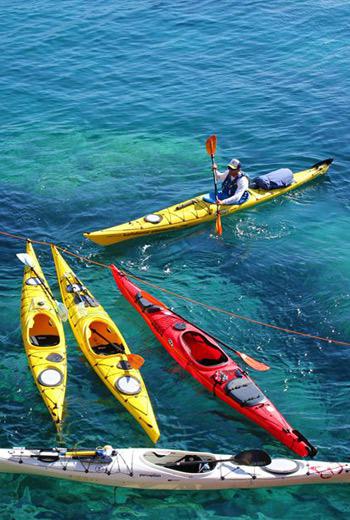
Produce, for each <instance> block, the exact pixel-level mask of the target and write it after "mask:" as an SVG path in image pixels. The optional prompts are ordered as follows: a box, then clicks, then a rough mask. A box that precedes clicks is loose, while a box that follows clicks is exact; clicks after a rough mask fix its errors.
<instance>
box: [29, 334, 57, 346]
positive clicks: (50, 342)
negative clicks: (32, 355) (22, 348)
mask: <svg viewBox="0 0 350 520" xmlns="http://www.w3.org/2000/svg"><path fill="white" fill-rule="evenodd" d="M30 342H31V344H32V345H35V346H36V347H54V346H55V345H58V344H59V342H60V337H59V336H54V335H52V334H40V335H36V336H30Z"/></svg>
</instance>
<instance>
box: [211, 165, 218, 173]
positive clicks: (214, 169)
mask: <svg viewBox="0 0 350 520" xmlns="http://www.w3.org/2000/svg"><path fill="white" fill-rule="evenodd" d="M211 168H212V170H213V172H217V169H218V165H217V164H216V163H214V164H213V166H212V167H211Z"/></svg>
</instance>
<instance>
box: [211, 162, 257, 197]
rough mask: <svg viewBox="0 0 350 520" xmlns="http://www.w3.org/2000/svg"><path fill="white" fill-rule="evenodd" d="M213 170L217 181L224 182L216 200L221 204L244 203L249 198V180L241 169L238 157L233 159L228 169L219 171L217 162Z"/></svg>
mask: <svg viewBox="0 0 350 520" xmlns="http://www.w3.org/2000/svg"><path fill="white" fill-rule="evenodd" d="M213 170H214V173H215V177H216V180H217V181H221V182H222V186H221V191H219V193H218V197H217V200H216V202H218V203H219V204H229V205H231V204H243V202H245V201H246V200H248V198H249V192H248V187H249V180H248V177H247V176H246V174H245V173H244V172H243V171H242V170H241V163H240V161H239V160H238V159H232V161H230V162H229V164H228V165H227V170H225V171H224V172H219V170H218V167H217V164H215V163H214V164H213Z"/></svg>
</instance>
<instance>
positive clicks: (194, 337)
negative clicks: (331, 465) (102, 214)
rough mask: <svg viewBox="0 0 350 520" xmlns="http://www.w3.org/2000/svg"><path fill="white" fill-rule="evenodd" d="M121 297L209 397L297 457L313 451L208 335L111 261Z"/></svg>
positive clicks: (307, 454) (313, 452)
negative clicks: (223, 402)
mask: <svg viewBox="0 0 350 520" xmlns="http://www.w3.org/2000/svg"><path fill="white" fill-rule="evenodd" d="M111 270H112V273H113V276H114V279H115V282H116V284H117V286H118V288H119V290H120V292H121V293H122V294H123V296H124V297H125V298H126V299H127V300H128V301H129V302H130V303H131V305H132V306H133V307H134V308H135V309H136V310H137V311H138V312H139V314H141V316H142V317H143V319H144V320H145V321H146V323H147V324H148V326H149V327H150V329H151V330H152V332H153V333H154V334H155V336H156V337H157V339H158V341H159V342H160V343H161V344H162V345H163V346H164V348H165V349H166V350H167V351H168V352H169V354H170V355H171V356H172V357H173V358H174V359H175V360H176V361H177V362H178V363H179V365H180V366H181V367H182V368H183V369H184V370H186V371H187V372H189V373H190V374H191V375H192V376H193V377H194V378H195V379H197V381H199V383H201V384H202V385H203V386H205V387H206V388H207V389H208V390H209V391H210V392H211V393H212V394H213V395H215V396H216V397H218V398H219V399H221V400H222V401H225V403H227V404H228V405H229V406H231V407H232V408H234V409H235V410H237V411H238V412H239V413H241V414H243V415H244V416H245V417H247V418H248V419H250V420H251V421H253V422H254V423H256V424H258V425H259V426H261V427H262V428H264V429H265V430H266V431H268V432H269V433H270V434H271V435H272V436H273V437H275V438H276V439H278V440H279V441H280V442H282V443H283V444H285V445H286V446H288V448H290V449H291V450H292V451H294V452H295V453H297V454H298V455H299V456H301V457H307V456H314V455H315V454H316V452H317V450H316V448H314V447H313V446H312V445H311V444H310V443H309V442H308V441H307V439H306V438H305V437H304V436H303V435H301V434H300V433H299V432H298V431H297V430H295V429H293V428H292V427H291V426H290V424H289V423H288V422H287V421H286V420H285V418H284V417H283V416H282V415H281V413H280V412H279V411H278V410H277V408H276V407H275V406H274V405H273V404H272V402H271V401H270V400H269V399H268V398H267V397H266V395H265V394H264V393H263V392H262V390H261V389H260V388H259V387H258V386H257V385H256V384H255V383H254V381H253V380H252V379H251V378H250V377H249V376H248V375H247V373H246V372H245V371H244V370H242V368H241V367H240V366H239V365H238V364H237V363H236V362H235V361H234V360H233V359H231V358H230V357H229V356H228V355H227V354H226V352H224V350H223V349H222V348H221V347H220V345H219V344H218V342H217V341H215V340H214V339H213V338H212V337H211V336H210V335H209V334H207V333H205V332H204V331H203V330H202V329H200V328H198V327H196V326H195V325H194V324H192V323H191V322H189V321H187V320H185V319H184V318H182V317H180V316H179V315H177V314H176V313H174V312H173V311H171V310H170V309H169V308H168V307H167V306H166V305H164V304H163V303H162V302H161V301H159V300H157V299H156V298H154V297H153V296H152V295H150V294H149V293H147V292H146V291H143V290H141V289H140V288H139V287H137V286H136V285H135V284H134V283H133V282H131V281H130V280H129V279H128V278H127V276H126V275H125V274H124V273H123V272H122V271H120V270H119V269H118V268H117V267H115V266H114V265H112V266H111Z"/></svg>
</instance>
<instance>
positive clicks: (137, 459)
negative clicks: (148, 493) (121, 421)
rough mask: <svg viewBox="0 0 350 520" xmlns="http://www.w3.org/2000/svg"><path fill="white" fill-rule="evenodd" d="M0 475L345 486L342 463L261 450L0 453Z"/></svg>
mask: <svg viewBox="0 0 350 520" xmlns="http://www.w3.org/2000/svg"><path fill="white" fill-rule="evenodd" d="M0 472H2V473H29V474H33V475H42V476H43V475H45V476H48V477H55V478H62V479H66V480H77V481H79V482H88V483H93V484H102V485H105V486H121V487H129V488H144V489H169V490H170V489H173V490H181V489H182V490H185V489H188V490H201V489H203V490H205V489H208V490H209V489H229V488H263V487H264V488H272V487H278V486H293V485H301V484H338V483H349V482H350V464H349V463H345V462H320V461H317V462H316V461H303V460H295V459H285V458H274V459H271V458H270V457H269V455H268V454H267V453H266V452H263V451H260V450H248V451H244V452H241V453H239V454H238V455H234V456H233V455H215V454H212V453H205V452H192V451H179V450H165V449H150V448H147V449H143V448H136V449H134V448H126V449H113V448H112V447H111V446H105V447H104V448H96V450H91V451H81V450H80V451H69V450H67V449H65V448H56V449H51V450H40V449H34V450H30V449H26V448H11V449H0Z"/></svg>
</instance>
